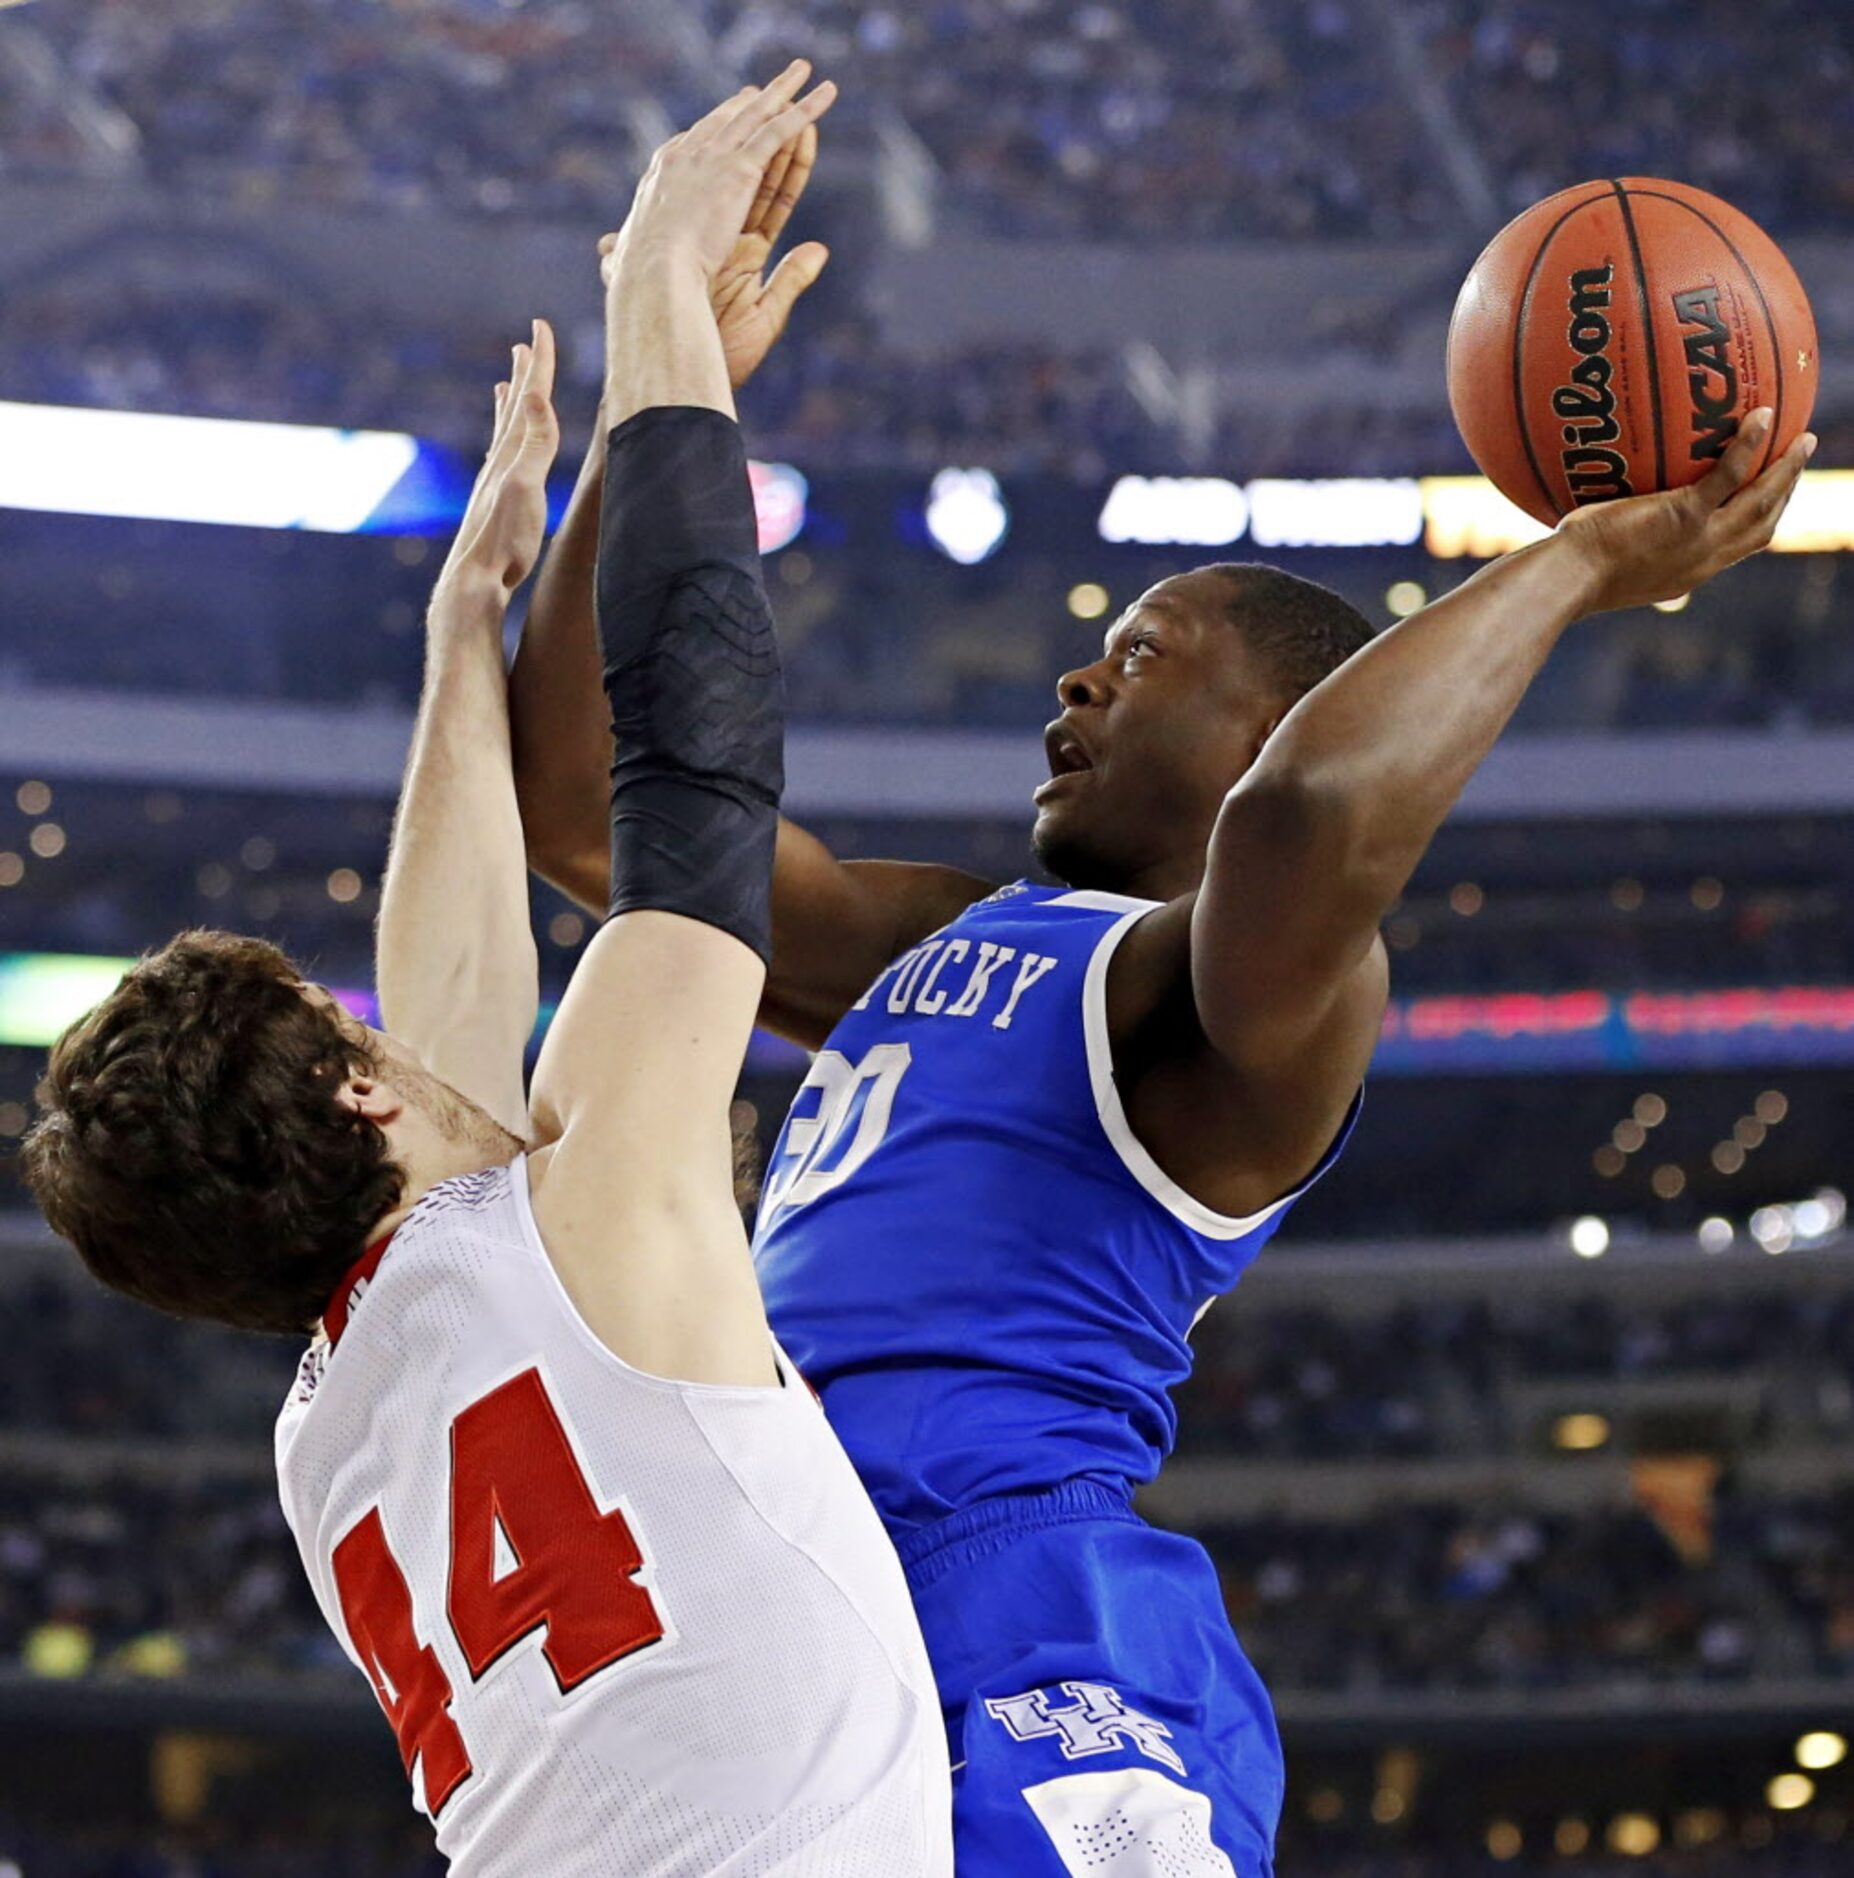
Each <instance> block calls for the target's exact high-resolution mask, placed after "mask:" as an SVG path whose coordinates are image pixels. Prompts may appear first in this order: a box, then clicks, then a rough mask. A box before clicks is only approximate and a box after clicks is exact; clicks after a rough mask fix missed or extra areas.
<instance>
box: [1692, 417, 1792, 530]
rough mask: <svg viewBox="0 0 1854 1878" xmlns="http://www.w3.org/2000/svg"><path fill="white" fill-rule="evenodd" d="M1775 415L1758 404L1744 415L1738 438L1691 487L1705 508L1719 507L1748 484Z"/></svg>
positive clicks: (1762, 451)
mask: <svg viewBox="0 0 1854 1878" xmlns="http://www.w3.org/2000/svg"><path fill="white" fill-rule="evenodd" d="M1776 415H1777V414H1776V412H1775V411H1773V410H1772V409H1771V408H1770V406H1769V405H1767V404H1761V405H1759V406H1758V408H1757V409H1756V410H1755V411H1751V412H1748V413H1747V414H1746V416H1745V419H1744V422H1743V423H1741V424H1740V425H1739V426H1738V435H1737V436H1735V437H1734V438H1733V439H1732V441H1731V442H1730V443H1729V444H1727V445H1726V446H1725V450H1724V452H1723V453H1722V454H1721V456H1720V458H1719V460H1718V462H1716V463H1715V464H1714V465H1713V466H1712V468H1711V469H1710V470H1708V471H1707V472H1706V474H1705V475H1704V476H1703V477H1702V478H1701V479H1700V481H1699V482H1698V484H1696V485H1695V486H1696V488H1697V489H1698V491H1699V494H1700V497H1701V499H1702V500H1703V501H1704V502H1705V504H1706V506H1707V507H1708V508H1713V509H1716V508H1719V507H1721V506H1723V505H1724V504H1725V503H1727V502H1729V501H1731V499H1732V497H1733V496H1735V495H1737V493H1738V492H1739V490H1741V489H1742V488H1744V486H1745V485H1746V484H1747V483H1748V482H1750V480H1751V478H1752V476H1753V474H1754V473H1755V472H1756V469H1757V464H1758V458H1759V457H1761V456H1762V455H1763V453H1764V445H1765V443H1766V441H1767V440H1768V439H1769V436H1770V427H1771V425H1772V423H1773V422H1774V421H1775V420H1776Z"/></svg>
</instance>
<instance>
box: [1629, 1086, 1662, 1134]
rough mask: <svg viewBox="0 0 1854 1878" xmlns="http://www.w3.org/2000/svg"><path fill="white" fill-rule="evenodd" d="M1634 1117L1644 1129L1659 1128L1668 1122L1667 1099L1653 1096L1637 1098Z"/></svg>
mask: <svg viewBox="0 0 1854 1878" xmlns="http://www.w3.org/2000/svg"><path fill="white" fill-rule="evenodd" d="M1634 1115H1635V1119H1636V1120H1637V1121H1638V1122H1640V1123H1641V1125H1642V1126H1643V1127H1644V1128H1659V1127H1660V1126H1661V1124H1662V1123H1663V1122H1664V1121H1666V1120H1667V1101H1666V1098H1665V1097H1662V1096H1658V1095H1653V1094H1649V1095H1639V1096H1637V1097H1636V1098H1635V1109H1634Z"/></svg>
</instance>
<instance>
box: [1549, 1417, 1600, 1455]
mask: <svg viewBox="0 0 1854 1878" xmlns="http://www.w3.org/2000/svg"><path fill="white" fill-rule="evenodd" d="M1551 1444H1552V1446H1553V1447H1554V1448H1562V1449H1563V1450H1564V1451H1565V1452H1566V1453H1567V1454H1588V1453H1590V1452H1591V1450H1592V1449H1594V1448H1601V1447H1607V1446H1608V1444H1609V1423H1608V1421H1607V1420H1606V1419H1605V1418H1604V1417H1603V1416H1601V1415H1560V1416H1559V1417H1558V1419H1557V1421H1555V1422H1554V1423H1553V1424H1552V1430H1551Z"/></svg>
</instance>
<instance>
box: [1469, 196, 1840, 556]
mask: <svg viewBox="0 0 1854 1878" xmlns="http://www.w3.org/2000/svg"><path fill="white" fill-rule="evenodd" d="M1817 376H1818V366H1817V356H1816V337H1815V319H1814V316H1813V315H1812V314H1811V312H1810V310H1809V300H1808V296H1807V295H1806V294H1805V293H1804V292H1803V288H1802V283H1801V282H1800V281H1799V280H1798V279H1797V278H1796V272H1795V269H1794V268H1792V267H1791V266H1790V264H1789V261H1788V260H1787V259H1786V258H1785V257H1784V254H1783V251H1782V250H1781V249H1780V248H1779V247H1778V246H1777V244H1776V243H1775V242H1774V241H1772V240H1771V238H1770V237H1769V236H1768V235H1766V234H1765V233H1764V231H1763V230H1762V229H1761V228H1759V227H1758V225H1757V224H1756V223H1755V222H1753V221H1752V220H1751V219H1750V218H1749V217H1748V216H1745V215H1742V214H1740V213H1739V211H1738V210H1736V209H1734V208H1733V207H1732V206H1731V205H1730V204H1729V203H1726V202H1721V201H1720V200H1719V198H1718V197H1717V196H1711V195H1708V194H1706V193H1705V191H1703V190H1700V189H1691V188H1689V187H1687V185H1686V184H1684V183H1670V182H1661V181H1657V180H1655V179H1653V178H1651V177H1641V176H1627V177H1623V178H1621V179H1620V180H1615V181H1601V182H1589V183H1580V184H1579V185H1578V186H1577V187H1576V188H1574V189H1565V190H1561V191H1560V192H1559V193H1558V194H1557V195H1555V196H1548V197H1546V199H1545V200H1544V201H1543V202H1540V203H1536V204H1534V206H1533V207H1531V208H1529V209H1528V210H1526V212H1525V213H1524V214H1523V215H1521V216H1519V217H1517V218H1516V219H1515V220H1514V221H1511V222H1509V223H1508V224H1507V225H1506V227H1505V228H1503V229H1502V230H1501V231H1500V232H1499V234H1497V235H1496V236H1495V237H1494V238H1493V240H1492V241H1491V242H1489V243H1488V245H1487V247H1486V249H1485V250H1484V251H1483V252H1482V254H1481V257H1480V259H1479V260H1477V261H1476V262H1475V264H1474V266H1473V268H1472V270H1471V271H1470V272H1469V275H1468V278H1467V280H1466V282H1465V283H1464V284H1463V286H1462V289H1461V294H1460V297H1459V298H1458V299H1457V300H1456V302H1455V313H1454V317H1453V319H1452V320H1451V321H1450V324H1449V334H1448V394H1449V403H1450V405H1451V406H1452V408H1453V410H1454V413H1455V422H1456V423H1457V425H1459V426H1460V429H1461V435H1462V439H1463V441H1464V442H1465V443H1466V444H1467V446H1468V449H1469V451H1470V452H1471V453H1472V455H1473V457H1474V460H1475V461H1476V462H1477V463H1478V464H1479V465H1480V467H1481V469H1482V471H1483V472H1484V473H1485V474H1486V475H1487V477H1488V478H1489V479H1490V480H1491V481H1492V482H1493V483H1494V485H1495V486H1496V487H1497V488H1498V489H1499V490H1500V492H1501V493H1502V494H1503V495H1505V496H1507V497H1508V498H1510V499H1511V500H1512V501H1513V502H1515V503H1517V504H1518V505H1519V507H1520V508H1522V509H1524V510H1525V511H1526V513H1527V514H1529V515H1532V516H1534V517H1536V518H1537V519H1538V520H1539V521H1541V522H1544V523H1546V524H1547V525H1550V524H1553V523H1556V522H1557V521H1558V520H1559V518H1560V517H1562V516H1564V515H1566V514H1568V513H1569V512H1570V510H1572V509H1573V508H1576V507H1578V506H1580V505H1582V504H1584V503H1588V502H1605V501H1608V500H1610V499H1611V498H1613V497H1616V496H1628V495H1646V494H1649V493H1650V492H1652V491H1654V490H1659V489H1678V488H1682V487H1684V486H1685V485H1686V484H1688V483H1691V482H1696V481H1698V480H1699V478H1700V477H1702V476H1704V475H1705V474H1706V472H1707V470H1708V469H1710V468H1711V467H1712V465H1713V463H1714V462H1715V461H1717V459H1718V457H1719V455H1720V454H1721V453H1722V452H1723V450H1724V449H1725V446H1726V444H1727V443H1728V442H1730V440H1731V438H1732V436H1733V435H1734V433H1735V432H1736V431H1737V428H1738V425H1739V422H1740V420H1741V419H1742V418H1743V417H1744V416H1745V414H1746V413H1747V412H1749V411H1753V410H1756V409H1757V407H1758V406H1759V405H1765V404H1768V405H1770V406H1771V407H1772V408H1773V409H1774V410H1775V412H1776V421H1775V423H1774V424H1773V426H1772V429H1771V435H1770V441H1769V444H1768V446H1767V448H1766V452H1765V457H1764V461H1765V462H1769V461H1771V460H1772V459H1774V458H1775V457H1776V456H1778V455H1780V454H1781V453H1782V451H1783V450H1784V449H1785V448H1787V446H1788V445H1789V444H1790V443H1791V442H1792V441H1793V440H1794V439H1795V438H1796V437H1797V435H1798V434H1799V433H1800V432H1801V431H1802V430H1803V429H1804V428H1805V427H1806V426H1807V424H1808V422H1809V414H1810V412H1811V410H1812V409H1813V408H1814V405H1815V396H1816V381H1817ZM1758 467H1759V468H1760V469H1761V468H1762V467H1763V465H1762V464H1760V465H1759V466H1758Z"/></svg>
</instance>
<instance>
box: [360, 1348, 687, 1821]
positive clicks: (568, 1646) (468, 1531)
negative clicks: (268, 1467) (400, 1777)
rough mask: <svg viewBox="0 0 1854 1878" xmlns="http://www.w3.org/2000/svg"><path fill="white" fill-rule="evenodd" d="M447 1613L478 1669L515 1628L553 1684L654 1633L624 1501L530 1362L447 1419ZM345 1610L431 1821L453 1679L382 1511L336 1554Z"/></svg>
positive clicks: (451, 1761)
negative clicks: (606, 1484)
mask: <svg viewBox="0 0 1854 1878" xmlns="http://www.w3.org/2000/svg"><path fill="white" fill-rule="evenodd" d="M450 1556H451V1565H450V1583H449V1588H448V1592H447V1596H446V1600H445V1602H446V1614H447V1615H448V1617H449V1619H450V1625H451V1631H452V1634H453V1635H454V1636H455V1637H456V1639H457V1644H458V1647H459V1648H460V1649H461V1650H462V1651H463V1654H464V1660H465V1661H466V1662H467V1663H468V1664H469V1666H470V1674H471V1676H472V1677H474V1678H477V1679H480V1678H481V1677H483V1676H484V1675H486V1674H487V1673H488V1672H489V1671H490V1670H491V1669H493V1668H494V1667H495V1665H496V1663H497V1662H498V1661H499V1660H500V1659H501V1658H502V1657H504V1656H505V1655H506V1654H507V1653H508V1652H509V1651H510V1650H511V1649H512V1648H513V1647H514V1646H515V1645H516V1644H517V1643H519V1642H521V1640H522V1639H523V1638H524V1637H528V1636H532V1635H533V1634H534V1633H535V1632H536V1631H542V1632H544V1633H545V1639H544V1641H543V1643H542V1646H541V1653H542V1655H543V1656H544V1657H545V1658H546V1659H547V1663H548V1667H549V1668H550V1669H551V1670H552V1671H553V1674H554V1680H555V1682H556V1683H557V1684H558V1685H559V1688H560V1692H561V1694H562V1695H566V1694H570V1693H571V1692H572V1691H573V1690H575V1689H577V1688H578V1687H579V1686H580V1685H581V1684H582V1683H584V1682H585V1681H587V1680H588V1678H590V1677H593V1676H596V1675H597V1674H598V1673H599V1672H600V1671H601V1670H603V1669H609V1668H610V1667H611V1666H612V1664H614V1663H616V1662H619V1661H621V1660H622V1659H623V1658H625V1657H627V1656H631V1655H633V1654H635V1653H636V1652H637V1651H638V1650H641V1649H645V1648H647V1647H648V1646H649V1645H651V1644H653V1643H657V1642H660V1641H661V1640H662V1637H663V1634H664V1627H663V1620H662V1617H661V1616H660V1614H659V1613H658V1611H657V1608H656V1605H655V1604H654V1603H653V1602H652V1601H651V1596H650V1593H649V1591H648V1590H647V1589H646V1588H645V1587H644V1586H643V1585H641V1584H639V1583H637V1582H636V1578H637V1574H638V1573H639V1572H641V1571H642V1570H643V1568H644V1556H643V1553H642V1551H641V1550H640V1549H639V1547H638V1543H637V1540H636V1538H635V1537H634V1536H633V1534H632V1532H631V1528H630V1526H629V1525H628V1524H627V1523H626V1521H625V1517H624V1514H623V1513H622V1512H621V1511H618V1510H617V1509H615V1508H614V1509H613V1510H612V1511H610V1512H601V1511H600V1510H599V1506H598V1502H597V1501H596V1500H595V1499H594V1498H593V1495H592V1489H591V1488H590V1487H589V1486H588V1485H587V1483H586V1476H585V1473H584V1471H583V1469H582V1468H581V1467H580V1464H579V1458H578V1456H577V1455H576V1454H575V1453H574V1452H573V1444H572V1443H571V1441H569V1440H568V1438H567V1432H566V1428H565V1426H564V1425H563V1424H562V1422H561V1420H560V1414H559V1411H558V1410H557V1409H556V1408H555V1406H554V1403H553V1399H552V1397H550V1396H549V1394H548V1392H547V1386H546V1384H545V1383H544V1382H543V1381H542V1380H541V1373H540V1371H539V1370H538V1369H528V1370H524V1371H522V1373H521V1374H520V1375H519V1376H515V1377H512V1378H511V1379H510V1380H509V1381H508V1382H505V1383H503V1384H501V1385H500V1386H499V1387H498V1388H495V1389H492V1390H491V1391H490V1393H489V1394H488V1395H486V1396H484V1397H483V1398H482V1399H481V1400H480V1401H477V1402H473V1403H472V1404H471V1405H470V1406H469V1407H468V1408H467V1409H465V1410H464V1411H463V1412H462V1413H461V1414H460V1415H458V1416H457V1418H456V1420H455V1421H453V1422H452V1424H451V1547H450ZM333 1564H334V1573H335V1583H336V1586H337V1588H338V1590H339V1592H340V1596H341V1611H342V1616H343V1617H344V1619H345V1620H346V1623H347V1628H348V1636H349V1637H350V1639H351V1640H352V1641H353V1644H354V1648H355V1650H356V1652H357V1653H358V1654H359V1656H360V1659H361V1662H362V1664H363V1666H364V1667H365V1669H366V1671H367V1674H368V1676H369V1678H370V1679H371V1680H372V1683H373V1687H374V1693H375V1694H376V1695H377V1696H378V1697H379V1698H380V1706H381V1707H382V1708H383V1709H384V1710H385V1711H386V1716H387V1719H388V1721H390V1722H391V1723H392V1726H393V1733H394V1734H395V1735H396V1736H397V1737H398V1741H399V1753H400V1757H401V1758H402V1759H403V1760H404V1762H405V1765H406V1772H407V1773H408V1774H410V1773H411V1772H412V1769H413V1765H414V1763H415V1762H416V1763H418V1765H419V1767H420V1771H421V1775H422V1778H423V1782H424V1788H425V1803H426V1806H427V1807H428V1808H429V1809H430V1812H431V1814H432V1817H433V1818H436V1816H437V1815H438V1813H439V1812H440V1811H442V1809H443V1807H444V1804H445V1802H446V1801H447V1800H449V1799H450V1797H451V1796H452V1794H454V1793H455V1792H456V1791H457V1789H458V1788H459V1787H460V1786H462V1785H463V1783H464V1782H465V1781H466V1780H467V1779H468V1778H469V1777H470V1774H471V1772H472V1767H471V1761H470V1754H469V1750H468V1749H467V1748H466V1747H465V1745H464V1739H463V1735H462V1733H461V1732H460V1731H459V1729H458V1727H457V1724H456V1722H455V1721H454V1720H453V1719H452V1717H451V1712H450V1710H451V1694H452V1691H451V1684H450V1679H449V1677H447V1676H446V1675H445V1673H444V1668H443V1665H442V1664H441V1663H440V1662H439V1661H438V1658H437V1654H436V1652H435V1651H434V1650H433V1649H432V1648H431V1646H430V1645H429V1644H424V1643H421V1642H420V1641H419V1638H418V1631H417V1628H416V1625H415V1624H414V1621H413V1613H412V1594H411V1591H410V1589H409V1588H408V1586H407V1584H406V1579H405V1573H404V1572H403V1571H401V1570H400V1567H399V1564H398V1562H397V1560H395V1559H394V1557H393V1554H392V1550H391V1548H390V1547H389V1546H388V1544H387V1540H386V1529H385V1526H384V1525H383V1523H382V1521H381V1518H380V1511H379V1508H378V1507H375V1508H373V1509H372V1510H371V1511H370V1512H368V1513H367V1515H366V1516H365V1517H364V1518H363V1519H362V1520H361V1521H360V1522H359V1523H358V1524H357V1525H356V1526H354V1527H353V1528H352V1529H351V1530H350V1531H349V1533H348V1534H347V1536H346V1537H345V1538H344V1539H342V1541H341V1542H340V1543H339V1544H338V1545H337V1546H336V1547H335V1550H334V1558H333Z"/></svg>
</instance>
